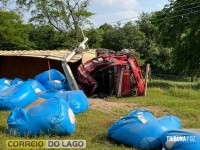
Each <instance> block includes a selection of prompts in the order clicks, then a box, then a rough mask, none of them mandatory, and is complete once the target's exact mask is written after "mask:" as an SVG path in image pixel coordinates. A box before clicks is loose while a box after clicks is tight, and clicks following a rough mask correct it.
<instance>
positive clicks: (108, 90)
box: [77, 49, 145, 97]
mask: <svg viewBox="0 0 200 150" xmlns="http://www.w3.org/2000/svg"><path fill="white" fill-rule="evenodd" d="M134 54H135V52H134V50H128V49H125V50H123V51H121V52H120V53H115V52H113V51H111V52H110V51H106V52H105V51H101V53H100V54H99V55H98V56H97V57H96V58H94V59H92V60H89V61H87V62H85V63H84V64H81V65H80V66H79V67H78V77H77V79H78V82H79V86H80V87H81V88H82V90H84V91H85V92H86V93H87V94H90V95H93V94H94V93H98V92H101V93H104V94H108V95H117V97H123V96H130V95H139V96H142V95H144V90H145V81H144V79H143V76H142V72H141V69H140V66H139V64H138V61H137V59H136V57H135V55H134Z"/></svg>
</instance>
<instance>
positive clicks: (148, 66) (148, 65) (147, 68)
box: [144, 64, 150, 96]
mask: <svg viewBox="0 0 200 150" xmlns="http://www.w3.org/2000/svg"><path fill="white" fill-rule="evenodd" d="M149 68H150V64H146V72H145V89H144V96H146V95H147V81H148V74H149Z"/></svg>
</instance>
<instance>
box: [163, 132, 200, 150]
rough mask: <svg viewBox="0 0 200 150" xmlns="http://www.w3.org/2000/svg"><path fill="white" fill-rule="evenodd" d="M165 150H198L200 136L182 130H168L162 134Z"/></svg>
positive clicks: (199, 147)
mask: <svg viewBox="0 0 200 150" xmlns="http://www.w3.org/2000/svg"><path fill="white" fill-rule="evenodd" d="M161 141H162V144H163V148H165V150H199V149H200V135H199V134H195V133H192V132H187V131H183V130H169V131H165V132H164V133H163V134H162V137H161Z"/></svg>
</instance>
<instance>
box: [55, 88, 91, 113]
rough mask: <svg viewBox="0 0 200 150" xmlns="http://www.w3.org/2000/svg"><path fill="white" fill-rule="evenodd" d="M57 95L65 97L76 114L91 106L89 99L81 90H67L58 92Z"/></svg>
mask: <svg viewBox="0 0 200 150" xmlns="http://www.w3.org/2000/svg"><path fill="white" fill-rule="evenodd" d="M57 96H58V97H63V98H65V99H66V101H67V102H68V104H69V106H70V108H71V109H72V110H73V112H74V113H75V114H80V113H82V112H84V111H86V110H88V108H89V102H88V99H87V97H86V95H85V94H84V93H83V91H81V90H77V91H65V92H61V93H60V94H57Z"/></svg>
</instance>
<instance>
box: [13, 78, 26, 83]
mask: <svg viewBox="0 0 200 150" xmlns="http://www.w3.org/2000/svg"><path fill="white" fill-rule="evenodd" d="M23 82H24V80H22V79H20V78H14V79H13V80H12V81H11V83H10V84H11V85H15V84H20V83H23Z"/></svg>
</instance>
